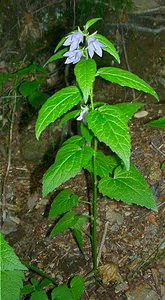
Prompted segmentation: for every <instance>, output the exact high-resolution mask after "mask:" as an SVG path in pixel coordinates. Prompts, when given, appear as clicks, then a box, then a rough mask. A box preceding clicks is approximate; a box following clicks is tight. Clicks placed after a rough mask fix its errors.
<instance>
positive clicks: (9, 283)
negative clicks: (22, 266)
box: [0, 270, 24, 300]
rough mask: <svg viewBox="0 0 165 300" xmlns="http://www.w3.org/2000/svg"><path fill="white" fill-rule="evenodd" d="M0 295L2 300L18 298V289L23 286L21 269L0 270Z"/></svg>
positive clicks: (15, 299) (16, 299)
mask: <svg viewBox="0 0 165 300" xmlns="http://www.w3.org/2000/svg"><path fill="white" fill-rule="evenodd" d="M0 277H1V278H0V282H1V285H0V295H1V299H3V300H8V299H10V300H18V299H20V290H21V288H22V287H23V279H24V273H23V271H19V270H14V271H1V272H0Z"/></svg>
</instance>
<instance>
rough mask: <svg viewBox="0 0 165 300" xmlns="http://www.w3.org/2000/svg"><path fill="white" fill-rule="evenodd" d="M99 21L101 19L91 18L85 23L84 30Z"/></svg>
mask: <svg viewBox="0 0 165 300" xmlns="http://www.w3.org/2000/svg"><path fill="white" fill-rule="evenodd" d="M99 20H102V18H93V19H90V20H89V21H87V22H86V24H85V29H86V30H88V28H89V27H91V26H92V25H93V24H95V23H96V22H98V21H99Z"/></svg>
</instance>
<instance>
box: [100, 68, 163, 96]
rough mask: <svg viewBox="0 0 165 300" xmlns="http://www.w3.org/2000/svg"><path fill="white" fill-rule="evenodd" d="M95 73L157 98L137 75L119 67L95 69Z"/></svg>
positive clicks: (151, 89)
mask: <svg viewBox="0 0 165 300" xmlns="http://www.w3.org/2000/svg"><path fill="white" fill-rule="evenodd" d="M97 75H99V76H100V77H102V78H104V79H105V80H108V81H110V82H113V83H117V84H120V85H121V86H127V87H130V88H134V89H136V90H138V91H143V92H145V93H149V94H151V95H152V96H154V97H155V98H156V99H157V100H159V97H158V95H157V93H156V92H155V91H154V90H153V88H152V87H151V86H150V85H149V84H147V83H146V82H145V81H144V80H142V79H141V78H139V77H138V76H137V75H134V74H133V73H130V72H129V71H125V70H122V69H119V68H112V67H105V68H100V69H99V70H98V71H97Z"/></svg>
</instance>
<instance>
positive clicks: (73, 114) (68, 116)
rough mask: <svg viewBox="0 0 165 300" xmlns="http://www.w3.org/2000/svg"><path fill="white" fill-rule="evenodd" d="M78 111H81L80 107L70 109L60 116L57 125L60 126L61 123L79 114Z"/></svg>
mask: <svg viewBox="0 0 165 300" xmlns="http://www.w3.org/2000/svg"><path fill="white" fill-rule="evenodd" d="M80 112H81V109H75V110H72V111H70V112H68V113H66V114H65V115H64V116H63V117H62V118H61V120H60V123H59V126H62V125H63V124H64V123H66V122H67V121H69V120H72V119H74V118H76V117H78V116H79V114H80Z"/></svg>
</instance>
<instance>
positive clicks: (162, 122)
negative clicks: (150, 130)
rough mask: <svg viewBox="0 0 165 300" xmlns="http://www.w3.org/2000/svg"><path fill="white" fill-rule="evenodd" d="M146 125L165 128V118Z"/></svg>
mask: <svg viewBox="0 0 165 300" xmlns="http://www.w3.org/2000/svg"><path fill="white" fill-rule="evenodd" d="M146 125H149V126H154V127H158V128H165V117H161V118H159V119H157V120H153V121H150V122H148V123H147V124H146Z"/></svg>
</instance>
